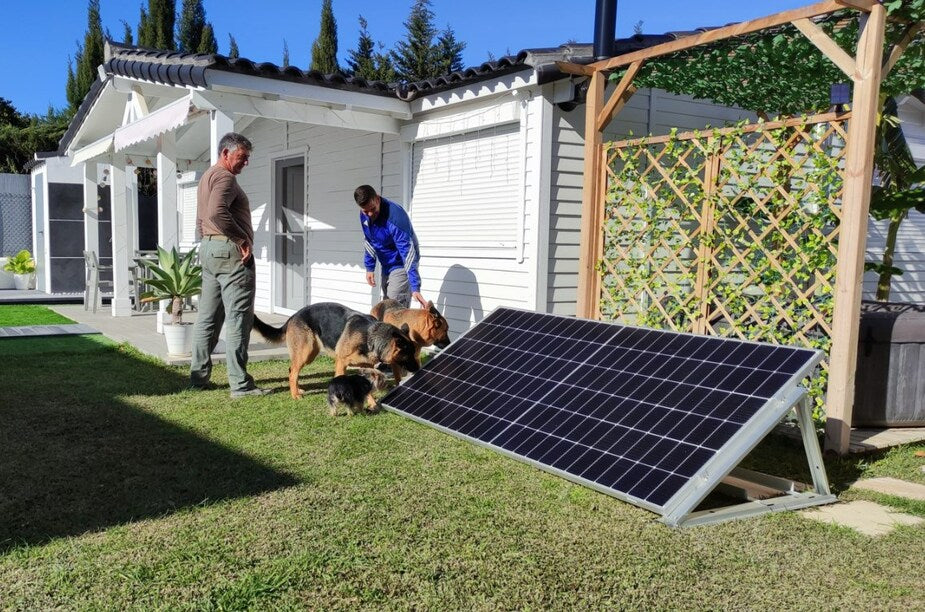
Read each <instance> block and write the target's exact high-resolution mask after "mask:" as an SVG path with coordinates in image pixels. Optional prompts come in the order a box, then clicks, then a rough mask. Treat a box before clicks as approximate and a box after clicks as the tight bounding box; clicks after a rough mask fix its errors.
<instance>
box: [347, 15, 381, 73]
mask: <svg viewBox="0 0 925 612" xmlns="http://www.w3.org/2000/svg"><path fill="white" fill-rule="evenodd" d="M367 26H368V24H367V22H366V20H365V19H364V18H363V15H360V39H359V40H358V41H357V48H356V49H351V50H350V51H349V52H348V54H347V56H348V59H347V66H348V67H349V70H350V74H351V75H353V76H355V77H361V78H364V79H366V80H368V81H373V80H376V77H377V74H376V62H375V59H374V57H373V50H374V49H375V48H376V43H375V42H373V39H372V37H371V36H370V35H369V31H368V30H367Z"/></svg>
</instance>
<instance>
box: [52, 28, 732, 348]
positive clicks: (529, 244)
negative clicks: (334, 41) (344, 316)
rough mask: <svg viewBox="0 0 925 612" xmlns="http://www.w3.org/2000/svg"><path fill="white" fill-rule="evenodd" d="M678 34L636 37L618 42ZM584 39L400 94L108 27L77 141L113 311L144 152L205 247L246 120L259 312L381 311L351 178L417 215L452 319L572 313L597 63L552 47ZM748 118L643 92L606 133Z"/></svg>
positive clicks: (173, 211)
mask: <svg viewBox="0 0 925 612" xmlns="http://www.w3.org/2000/svg"><path fill="white" fill-rule="evenodd" d="M665 38H666V37H646V38H645V39H644V41H643V40H641V39H636V38H634V39H631V40H630V41H624V43H623V44H624V45H625V46H626V49H623V50H621V52H623V51H625V50H628V49H629V48H631V47H635V46H640V45H645V46H648V45H650V44H656V43H658V42H662V41H663V40H665ZM588 53H589V49H588V47H580V46H576V47H567V46H566V47H560V48H555V49H539V50H531V51H524V52H521V53H520V54H518V55H517V56H514V57H505V58H501V59H500V60H498V61H494V62H488V63H485V64H483V65H482V66H479V67H477V68H471V69H468V70H465V71H461V72H457V73H454V74H451V75H448V76H445V77H440V78H438V79H434V80H431V81H424V82H420V83H415V84H412V85H410V86H409V87H407V88H403V89H400V90H395V89H390V88H388V87H387V86H385V85H384V84H382V83H370V82H366V81H364V80H362V79H352V78H344V77H342V76H339V75H335V76H331V75H321V74H319V73H316V72H302V71H300V70H298V69H296V68H293V67H288V68H285V69H284V68H280V67H279V66H276V65H273V64H255V63H253V62H251V61H249V60H245V59H237V60H230V59H228V58H225V57H222V56H202V55H188V54H179V53H168V52H159V51H151V50H144V49H138V48H134V47H128V46H122V45H116V44H112V43H108V44H107V47H106V56H105V63H104V64H103V65H102V66H101V67H100V79H99V80H98V81H97V82H96V83H95V84H94V87H93V88H92V90H91V92H90V93H89V94H88V95H87V98H86V99H85V101H84V103H83V104H82V105H81V107H80V109H79V111H78V113H77V115H76V116H75V118H74V120H73V122H72V124H71V126H70V128H69V130H68V132H67V134H66V135H65V137H64V139H63V140H62V152H64V153H67V154H68V155H69V156H70V157H71V159H72V160H73V162H72V163H74V164H75V166H80V165H82V166H83V169H84V170H83V183H84V185H85V187H84V192H85V197H86V198H87V199H88V201H89V200H90V199H95V198H96V190H97V187H98V185H99V184H100V183H101V182H102V180H101V176H102V174H101V173H102V172H103V171H104V169H107V168H108V169H110V170H109V173H108V175H107V177H108V178H107V182H108V186H109V189H110V193H111V202H112V211H111V213H112V217H111V218H112V245H113V262H114V267H115V273H114V281H115V295H114V299H113V314H115V315H127V314H130V301H129V283H128V278H129V276H128V270H129V267H130V262H131V257H132V254H133V250H134V248H136V245H137V231H138V228H137V222H136V219H135V215H136V214H137V213H136V212H135V211H134V207H133V206H132V204H133V202H134V195H133V189H132V180H131V177H132V173H133V170H134V168H136V167H143V166H149V167H157V169H158V183H159V190H158V194H159V196H158V198H159V202H158V235H159V242H160V243H161V244H162V245H165V246H170V245H175V244H178V245H181V246H184V245H185V246H189V245H192V244H193V243H194V241H195V236H194V235H193V230H194V225H193V223H194V216H195V184H196V180H197V179H198V176H199V175H200V174H201V172H202V171H204V170H205V169H206V168H207V167H208V166H209V165H210V164H211V163H212V162H213V161H214V157H215V148H216V144H217V142H218V139H219V138H220V137H221V135H223V134H224V133H226V132H228V131H232V130H234V131H237V132H241V133H243V134H244V135H246V136H247V137H248V138H249V139H250V140H251V141H252V142H253V144H254V151H253V154H252V156H251V159H250V165H249V167H248V168H247V169H245V171H244V172H243V173H242V174H241V175H240V176H239V177H238V180H239V182H240V183H241V185H242V187H243V188H244V189H245V191H246V192H247V193H248V195H249V197H250V201H251V207H252V210H253V221H254V227H255V232H256V237H255V242H256V244H255V252H256V261H257V266H258V287H257V302H256V308H257V310H258V311H261V312H280V313H290V312H294V311H295V310H297V309H298V308H300V307H301V306H303V305H305V304H309V303H316V302H321V301H336V302H340V303H342V304H345V305H348V306H350V307H353V308H356V309H358V310H368V309H369V307H370V306H371V305H372V304H374V303H375V302H376V301H378V297H379V296H378V292H377V290H373V289H371V288H370V287H368V286H367V285H366V283H365V280H364V274H363V268H362V261H363V246H362V233H361V231H360V226H359V219H358V216H359V213H358V209H357V207H356V205H355V204H354V202H353V199H352V192H353V190H354V188H355V187H356V186H357V185H360V184H363V183H368V184H371V185H373V186H374V187H375V188H377V189H378V190H379V191H380V193H382V194H383V195H384V196H385V197H388V198H390V199H393V200H396V201H398V202H400V203H402V204H403V205H404V206H405V207H406V208H407V210H408V211H409V213H410V215H411V219H412V222H413V224H414V226H415V230H416V232H417V234H418V238H419V241H420V245H421V264H420V271H421V276H422V279H423V289H422V293H423V294H424V295H425V297H427V298H429V299H432V300H433V301H434V302H435V303H436V304H437V305H438V307H440V308H441V309H442V310H443V311H444V313H445V314H446V316H447V318H448V319H449V320H450V323H451V329H452V331H453V332H455V333H459V332H461V331H463V330H465V329H467V328H468V327H469V326H470V324H471V323H473V322H474V321H477V320H480V319H481V318H482V316H483V315H484V313H486V312H489V311H491V310H492V309H493V308H495V307H496V306H499V305H508V306H515V307H521V308H527V309H531V310H539V311H549V312H557V313H569V314H572V313H574V309H575V293H576V286H577V260H578V242H579V216H580V203H581V175H582V171H583V149H582V143H583V131H584V105H583V104H581V103H580V102H581V101H582V96H583V92H582V91H581V81H582V79H581V78H577V79H576V78H575V77H571V76H569V75H565V74H563V73H561V72H559V71H558V70H556V69H555V67H554V63H553V62H554V61H555V60H561V59H575V57H576V56H582V55H588ZM746 116H749V115H748V113H745V112H743V111H739V110H736V109H730V108H726V107H722V106H717V105H714V104H710V103H707V102H703V101H696V100H692V99H690V98H686V97H680V96H674V95H670V94H667V93H665V92H662V91H649V90H640V92H638V93H637V94H636V95H635V96H634V97H633V98H632V99H631V101H630V103H629V105H628V107H627V108H626V109H625V110H623V111H622V112H621V113H620V115H619V116H618V117H617V119H616V120H615V121H614V122H613V123H612V124H611V126H610V128H609V130H610V132H611V133H612V135H613V136H614V137H617V136H621V137H622V136H627V135H629V134H630V133H635V134H645V133H653V134H659V133H666V132H667V131H668V130H669V129H670V128H672V127H679V128H681V129H693V128H700V127H704V126H706V125H722V124H723V123H725V122H727V121H735V120H738V119H740V118H742V117H746ZM98 164H105V165H98ZM174 194H176V195H174ZM85 209H86V210H88V211H93V210H96V207H94V206H87V207H85ZM85 222H86V225H87V227H88V228H89V229H88V230H87V235H88V237H89V238H88V244H91V245H93V244H95V242H94V236H98V235H99V234H98V230H96V233H94V230H93V227H94V226H95V225H97V224H98V222H97V220H96V219H95V218H94V216H93V214H92V212H88V213H87V216H86V218H85Z"/></svg>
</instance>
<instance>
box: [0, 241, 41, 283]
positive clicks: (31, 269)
mask: <svg viewBox="0 0 925 612" xmlns="http://www.w3.org/2000/svg"><path fill="white" fill-rule="evenodd" d="M3 269H4V270H6V271H7V272H10V273H12V274H13V283H14V284H15V286H16V288H17V289H31V288H32V281H33V280H34V279H35V260H34V259H32V255H30V254H29V251H27V250H26V249H23V250H21V251H20V252H19V253H16V255H13V256H12V257H10V258H9V259H8V260H7V262H6V264H5V265H4V266H3Z"/></svg>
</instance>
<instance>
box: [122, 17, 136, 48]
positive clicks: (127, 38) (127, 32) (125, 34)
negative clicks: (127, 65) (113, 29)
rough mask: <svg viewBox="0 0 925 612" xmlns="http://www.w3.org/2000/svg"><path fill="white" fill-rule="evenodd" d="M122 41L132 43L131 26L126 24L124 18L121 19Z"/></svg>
mask: <svg viewBox="0 0 925 612" xmlns="http://www.w3.org/2000/svg"><path fill="white" fill-rule="evenodd" d="M122 28H123V30H122V42H124V43H125V44H127V45H131V44H134V43H133V42H132V26H130V25H129V24H128V22H127V21H126V20H124V19H123V20H122Z"/></svg>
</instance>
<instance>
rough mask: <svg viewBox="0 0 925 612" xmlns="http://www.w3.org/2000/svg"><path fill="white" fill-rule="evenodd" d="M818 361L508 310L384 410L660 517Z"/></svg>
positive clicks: (804, 354) (390, 398)
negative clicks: (658, 512)
mask: <svg viewBox="0 0 925 612" xmlns="http://www.w3.org/2000/svg"><path fill="white" fill-rule="evenodd" d="M818 360H819V353H818V351H813V350H808V349H802V348H795V347H786V346H777V345H770V344H760V343H755V342H745V341H739V340H731V339H720V338H714V337H708V336H698V335H693V334H681V333H676V332H668V331H660V330H650V329H643V328H636V327H627V326H622V325H616V324H612V323H602V322H599V321H589V320H584V319H576V318H571V317H562V316H555V315H546V314H538V313H532V312H525V311H519V310H514V309H509V308H499V309H497V310H495V311H494V312H493V313H491V314H490V315H489V316H488V317H487V318H486V319H485V320H484V321H482V322H481V323H479V324H478V325H476V326H475V327H473V328H472V329H471V330H470V331H469V332H467V333H466V334H465V335H463V336H462V337H461V338H460V339H458V340H457V341H456V342H454V343H453V344H451V345H450V346H449V347H448V348H447V349H446V350H444V351H443V352H442V353H440V354H439V355H437V356H436V357H435V358H434V359H432V360H431V361H430V362H429V363H427V364H426V365H425V366H424V368H422V369H421V371H419V372H418V373H416V374H415V375H414V376H412V377H411V378H410V379H407V380H406V382H405V383H404V384H402V385H400V386H398V387H396V388H395V389H393V390H392V391H391V392H390V393H389V394H388V395H387V396H386V397H385V398H383V400H382V403H383V405H385V406H386V407H388V408H389V409H391V410H394V411H397V412H400V413H403V414H406V415H408V416H410V417H412V418H415V419H417V420H420V421H423V422H426V423H429V424H432V425H434V426H437V427H439V428H442V429H444V430H446V431H449V432H451V433H454V434H456V435H459V436H462V437H465V438H469V439H472V440H474V441H477V442H479V443H481V444H484V445H487V446H489V447H492V448H495V449H499V450H502V451H504V452H506V453H508V454H511V455H513V456H515V457H517V458H521V459H523V460H526V461H529V462H531V463H534V464H537V465H539V466H540V467H544V468H547V469H551V470H553V471H556V472H558V473H562V474H564V475H567V476H568V477H570V478H572V479H574V480H577V481H579V482H585V483H587V484H592V485H593V486H595V487H596V488H599V489H602V490H605V491H607V492H611V493H613V494H616V495H617V496H619V497H624V498H628V499H630V500H631V501H638V502H642V505H645V506H647V507H652V508H656V509H657V508H663V507H664V506H665V505H666V504H667V503H668V502H669V500H671V499H672V497H673V496H674V495H676V494H677V493H678V492H679V490H680V489H681V488H682V487H683V486H684V485H685V483H687V482H688V481H689V480H691V479H692V478H693V477H694V476H695V475H697V474H698V473H700V472H701V470H703V469H704V467H705V466H707V465H708V464H709V463H710V462H711V461H712V460H714V458H715V457H716V456H717V454H718V453H719V452H720V450H721V449H722V448H724V446H726V445H727V444H729V443H730V441H731V440H732V439H733V438H734V437H735V436H736V435H737V434H739V433H740V432H741V431H742V429H743V427H745V426H746V425H747V424H748V423H749V422H750V421H751V420H752V419H754V418H755V417H756V415H758V414H759V413H760V412H761V411H762V410H763V409H764V408H765V407H766V406H768V405H769V403H770V402H772V400H773V399H774V398H776V397H778V396H779V394H780V393H781V390H782V389H783V388H786V387H787V386H788V385H795V384H796V383H797V382H798V381H799V380H801V379H802V378H804V377H805V376H807V375H808V374H809V373H810V372H811V370H812V368H813V366H814V365H815V364H816V363H817V362H818Z"/></svg>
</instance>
